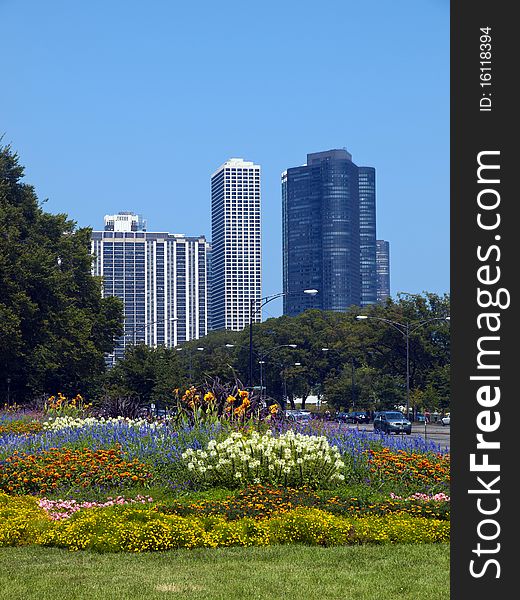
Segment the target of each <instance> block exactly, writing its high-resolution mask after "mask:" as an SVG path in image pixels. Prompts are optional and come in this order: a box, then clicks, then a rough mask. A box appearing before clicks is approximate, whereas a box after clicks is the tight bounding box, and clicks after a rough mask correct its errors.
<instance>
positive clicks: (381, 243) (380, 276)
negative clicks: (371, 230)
mask: <svg viewBox="0 0 520 600" xmlns="http://www.w3.org/2000/svg"><path fill="white" fill-rule="evenodd" d="M376 247H377V253H376V260H377V301H378V302H379V303H380V304H384V303H385V302H386V299H387V298H389V297H390V242H385V240H377V242H376Z"/></svg>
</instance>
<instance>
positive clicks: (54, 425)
mask: <svg viewBox="0 0 520 600" xmlns="http://www.w3.org/2000/svg"><path fill="white" fill-rule="evenodd" d="M98 425H112V426H114V425H127V426H128V427H137V428H138V427H143V426H146V427H147V428H148V429H160V428H162V427H164V425H163V424H162V423H149V422H148V421H147V420H146V419H129V418H125V417H109V418H107V419H105V418H104V417H100V418H99V419H97V418H95V417H85V418H83V419H82V418H79V417H67V416H64V417H56V418H54V419H52V420H49V421H45V422H44V423H43V429H44V430H45V431H59V430H61V429H79V428H83V427H96V426H98Z"/></svg>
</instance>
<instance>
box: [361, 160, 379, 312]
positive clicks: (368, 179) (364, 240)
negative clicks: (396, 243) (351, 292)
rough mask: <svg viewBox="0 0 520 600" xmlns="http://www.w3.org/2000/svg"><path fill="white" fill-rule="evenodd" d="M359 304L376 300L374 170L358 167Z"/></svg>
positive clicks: (365, 304) (367, 303)
mask: <svg viewBox="0 0 520 600" xmlns="http://www.w3.org/2000/svg"><path fill="white" fill-rule="evenodd" d="M358 172H359V237H360V246H359V252H360V271H361V306H367V305H369V304H376V302H377V268H376V170H375V169H374V168H373V167H359V171H358Z"/></svg>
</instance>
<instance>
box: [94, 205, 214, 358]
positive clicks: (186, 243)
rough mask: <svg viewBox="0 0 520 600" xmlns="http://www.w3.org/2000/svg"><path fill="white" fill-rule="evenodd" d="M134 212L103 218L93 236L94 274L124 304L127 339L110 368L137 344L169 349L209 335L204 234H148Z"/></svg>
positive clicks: (105, 291)
mask: <svg viewBox="0 0 520 600" xmlns="http://www.w3.org/2000/svg"><path fill="white" fill-rule="evenodd" d="M143 225H144V221H143V220H142V219H141V218H140V217H139V216H138V215H134V214H133V213H119V214H118V215H106V216H105V229H104V231H93V232H92V242H91V247H92V253H93V254H94V255H95V261H94V265H93V274H94V275H99V276H102V277H103V295H104V296H117V297H119V298H121V300H122V301H123V305H124V317H125V321H124V335H123V336H122V338H120V339H119V340H118V341H117V344H116V348H115V350H114V353H113V354H112V355H110V356H109V357H108V358H107V362H108V363H109V364H113V362H114V361H115V360H117V359H119V358H122V357H123V356H124V352H125V348H126V347H127V346H128V345H133V344H136V343H142V342H144V343H145V344H148V345H150V346H159V345H163V346H165V347H167V348H171V347H173V346H176V345H177V344H179V343H180V342H183V341H186V340H191V339H197V338H200V337H202V336H204V335H206V334H207V331H208V315H207V305H208V289H207V273H206V269H207V261H206V253H207V249H208V242H207V241H206V239H205V238H204V236H200V237H186V236H184V235H181V234H170V233H166V232H147V231H144V230H143V229H142V227H143Z"/></svg>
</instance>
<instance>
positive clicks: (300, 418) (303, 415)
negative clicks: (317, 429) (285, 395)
mask: <svg viewBox="0 0 520 600" xmlns="http://www.w3.org/2000/svg"><path fill="white" fill-rule="evenodd" d="M285 416H286V418H287V420H288V421H292V422H293V423H306V422H307V421H310V420H311V419H312V415H311V413H310V411H308V410H286V411H285Z"/></svg>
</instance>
